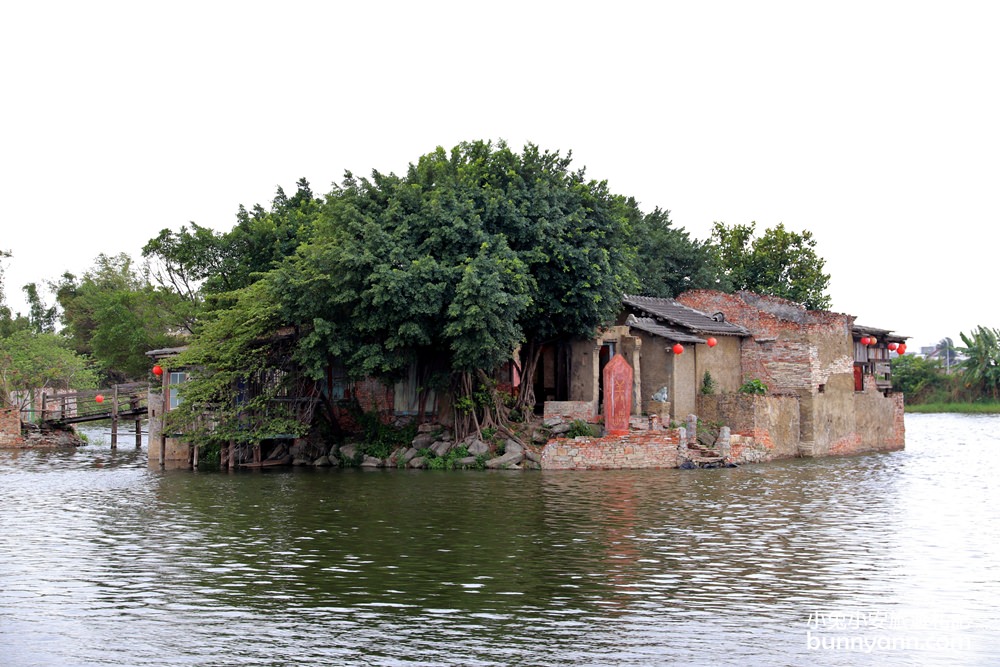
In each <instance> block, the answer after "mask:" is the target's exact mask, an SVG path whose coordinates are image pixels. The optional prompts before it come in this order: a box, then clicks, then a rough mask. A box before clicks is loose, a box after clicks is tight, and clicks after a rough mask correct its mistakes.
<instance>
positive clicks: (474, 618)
mask: <svg viewBox="0 0 1000 667" xmlns="http://www.w3.org/2000/svg"><path fill="white" fill-rule="evenodd" d="M997 426H1000V420H998V419H997V418H968V417H953V416H927V415H913V416H908V417H907V427H908V448H907V451H905V452H901V453H896V454H889V455H875V456H862V457H852V458H846V459H830V460H823V461H806V460H797V461H788V462H781V463H776V464H769V465H760V466H748V467H743V468H737V469H727V470H707V471H639V472H635V471H620V472H619V471H608V472H586V473H575V472H551V473H550V472H545V473H537V474H523V473H509V472H497V473H480V472H470V473H441V474H437V473H428V472H410V471H384V472H375V473H372V472H367V471H364V472H363V471H350V470H349V471H340V470H320V471H316V470H308V471H302V470H296V471H268V472H265V473H254V474H232V475H226V474H215V473H190V472H174V473H159V472H156V471H150V470H148V469H147V468H146V462H145V453H144V452H142V451H140V452H135V451H129V450H124V449H120V450H119V451H118V452H111V451H110V450H108V449H107V448H106V447H105V448H101V447H100V446H91V447H88V448H84V449H82V450H80V451H78V452H0V564H2V569H0V655H3V656H4V658H3V660H4V664H5V665H11V666H20V665H68V664H80V665H135V666H141V665H175V664H176V665H292V664H296V665H322V664H328V665H344V664H358V665H444V664H462V665H514V664H526V665H565V664H567V663H576V664H578V665H606V664H613V665H650V664H664V665H666V664H708V663H711V664H714V665H737V664H738V665H747V664H750V665H753V664H759V665H772V664H788V665H797V664H816V665H852V664H858V663H862V662H868V661H869V656H867V655H865V654H864V653H863V652H859V651H858V650H847V649H841V650H823V649H820V650H811V648H810V646H809V645H808V642H809V641H810V638H815V637H819V636H823V637H824V638H828V639H829V638H832V637H834V636H841V637H847V638H850V637H855V638H861V639H868V640H873V641H874V640H875V639H878V638H880V637H881V638H885V637H887V636H891V637H896V638H898V637H902V636H904V635H905V636H906V637H908V638H910V639H912V637H911V635H913V634H914V633H917V634H922V636H923V637H924V638H927V637H933V638H935V639H938V640H941V641H945V640H948V641H953V640H954V642H955V643H956V644H957V645H949V646H947V647H944V648H941V647H931V646H924V645H921V646H919V647H917V648H914V647H913V646H909V647H908V648H906V650H888V651H882V652H880V653H878V655H877V658H878V660H872V664H875V663H876V662H877V664H887V665H911V664H944V665H967V664H982V665H986V664H991V662H992V658H993V657H995V656H996V655H998V654H1000V636H998V631H997V621H998V620H1000V619H998V603H997V600H1000V547H998V545H1000V526H998V524H997V522H996V521H995V520H994V515H995V512H994V511H993V510H992V508H993V507H994V506H995V502H996V501H997V500H998V499H1000V498H998V496H1000V489H998V483H997V481H996V478H995V476H994V475H992V474H991V473H990V471H989V469H988V467H986V466H983V465H978V463H979V462H981V461H988V460H990V454H991V453H992V452H991V449H993V448H995V447H996V446H997V442H996V440H997V437H996V436H995V433H997ZM959 456H960V458H959ZM817 614H819V616H816V615H817ZM824 614H825V616H824ZM837 614H840V616H841V617H844V616H848V615H852V614H853V615H854V618H855V619H857V618H858V617H859V616H860V615H861V614H867V615H870V617H871V618H874V616H875V615H877V614H883V615H884V616H885V617H886V618H892V619H894V621H895V622H896V623H897V627H894V628H890V629H888V630H887V629H886V628H884V627H876V626H875V625H874V624H872V625H869V626H865V627H855V628H853V629H841V630H837V631H834V632H831V631H830V628H826V631H824V629H823V628H820V627H816V625H815V623H814V624H813V625H812V626H810V624H809V620H810V615H813V616H812V618H813V619H814V620H815V619H817V618H827V619H829V618H835V617H836V615H837ZM866 618H869V616H866ZM866 622H868V621H866ZM872 623H874V621H872ZM904 623H909V625H908V626H905V627H904ZM890 630H891V632H890ZM810 632H812V633H813V635H810V634H808V633H810ZM887 633H888V634H887Z"/></svg>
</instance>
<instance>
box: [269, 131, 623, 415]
mask: <svg viewBox="0 0 1000 667" xmlns="http://www.w3.org/2000/svg"><path fill="white" fill-rule="evenodd" d="M569 165H570V158H569V156H566V157H564V156H561V155H560V154H559V153H558V152H543V151H541V150H539V149H538V148H537V147H535V146H533V145H528V146H526V147H525V149H524V150H523V152H521V153H516V152H514V151H512V150H511V149H510V148H508V146H507V145H506V144H504V143H502V142H501V143H498V144H496V145H494V144H492V143H489V142H474V143H463V144H460V145H459V146H456V147H455V148H454V149H452V150H451V151H450V153H449V152H446V151H445V150H444V149H442V148H439V149H437V150H436V151H434V152H432V153H429V154H427V155H424V156H423V157H421V158H420V159H419V160H418V161H417V162H416V164H411V165H410V167H409V169H408V170H407V173H406V175H405V176H402V177H400V176H396V175H394V174H388V175H385V174H381V173H378V172H374V173H373V175H372V177H371V179H359V178H355V177H354V176H353V175H351V174H348V175H347V177H346V178H345V180H344V182H343V183H342V185H341V186H340V187H338V188H335V189H334V191H333V192H331V193H330V194H329V195H328V196H327V197H326V200H325V202H324V205H323V207H322V210H321V212H320V214H319V216H318V218H317V220H316V223H315V225H314V229H315V233H314V234H313V235H312V237H311V238H310V239H309V241H308V242H307V243H305V244H303V245H301V246H300V248H299V251H298V253H297V254H296V255H295V257H293V258H290V259H289V260H288V261H286V262H284V263H283V264H282V265H281V266H280V267H279V268H278V269H277V270H276V271H275V272H274V273H273V274H272V275H271V276H270V277H269V281H270V282H271V283H272V285H273V286H274V289H273V292H274V293H276V294H279V295H280V298H281V306H282V310H283V315H284V318H285V319H286V321H287V322H289V323H295V324H300V325H301V328H302V330H303V332H304V336H303V339H302V341H301V344H300V345H299V346H298V349H297V351H296V358H297V360H298V361H299V362H300V363H301V364H302V366H303V367H304V368H305V369H306V370H307V371H308V372H309V373H310V374H311V375H312V376H313V377H320V375H321V374H322V372H323V369H324V368H325V367H326V365H327V364H328V363H329V360H330V358H331V356H332V357H336V358H339V359H340V360H341V361H342V362H343V364H344V366H345V367H346V368H348V369H349V372H351V373H352V374H353V375H354V376H355V377H366V376H373V377H380V378H387V379H393V378H398V377H400V376H401V375H403V374H404V373H405V372H408V369H409V368H410V367H411V365H413V364H416V365H417V366H418V367H420V368H421V372H422V373H424V374H425V375H426V377H427V386H430V385H431V384H432V383H435V382H436V383H438V384H441V385H445V386H447V385H449V384H450V382H449V378H452V377H455V376H456V375H457V374H462V373H466V374H475V373H476V372H478V371H485V372H486V373H490V372H492V371H493V370H494V369H496V368H497V367H498V366H500V365H501V364H503V363H504V362H506V361H508V360H509V359H510V358H511V356H512V354H513V353H514V351H515V350H516V349H517V348H518V347H521V348H522V349H528V348H532V345H533V344H535V343H537V344H538V345H540V344H541V342H543V341H546V340H550V339H552V338H556V337H560V336H571V335H591V334H592V333H593V331H594V330H595V329H596V328H597V326H599V325H600V324H603V323H605V322H607V321H610V320H611V319H613V317H614V316H615V314H616V313H617V310H618V308H619V307H620V298H621V295H622V293H624V292H625V291H626V289H627V288H629V287H632V286H634V280H633V277H632V260H631V257H632V255H631V252H630V249H629V244H628V240H629V237H628V231H629V228H628V215H627V206H626V204H625V202H624V200H623V199H622V198H620V197H615V196H612V195H611V194H610V193H609V192H608V191H607V187H606V184H604V183H598V182H593V181H587V180H586V179H585V178H584V175H583V172H582V171H577V172H573V171H570V168H569ZM528 387H529V388H530V384H529V385H528ZM460 400H461V399H460ZM493 404H494V402H493V401H479V400H476V399H475V398H473V402H472V403H471V404H470V403H462V402H459V403H458V404H457V407H458V408H459V409H460V410H466V411H471V410H474V409H477V408H481V407H483V406H488V405H493Z"/></svg>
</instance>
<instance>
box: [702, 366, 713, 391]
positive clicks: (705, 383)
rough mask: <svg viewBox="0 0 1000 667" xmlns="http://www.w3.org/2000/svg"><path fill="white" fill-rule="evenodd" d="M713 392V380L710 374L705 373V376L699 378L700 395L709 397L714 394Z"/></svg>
mask: <svg viewBox="0 0 1000 667" xmlns="http://www.w3.org/2000/svg"><path fill="white" fill-rule="evenodd" d="M715 390H716V383H715V378H713V377H712V374H711V373H709V372H708V371H705V374H704V375H703V376H702V378H701V393H702V394H704V395H706V396H710V395H712V394H714V393H715Z"/></svg>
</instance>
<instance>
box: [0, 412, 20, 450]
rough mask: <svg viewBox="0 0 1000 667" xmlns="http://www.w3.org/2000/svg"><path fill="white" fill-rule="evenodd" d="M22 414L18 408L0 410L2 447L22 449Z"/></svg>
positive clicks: (0, 441) (0, 443) (0, 445)
mask: <svg viewBox="0 0 1000 667" xmlns="http://www.w3.org/2000/svg"><path fill="white" fill-rule="evenodd" d="M22 446H24V438H23V437H21V412H20V411H19V410H18V409H17V408H3V409H2V410H0V447H22Z"/></svg>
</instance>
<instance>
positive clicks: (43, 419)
mask: <svg viewBox="0 0 1000 667" xmlns="http://www.w3.org/2000/svg"><path fill="white" fill-rule="evenodd" d="M46 398H47V395H46V393H45V392H44V391H43V392H42V418H41V419H40V420H39V421H45V399H46Z"/></svg>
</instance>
